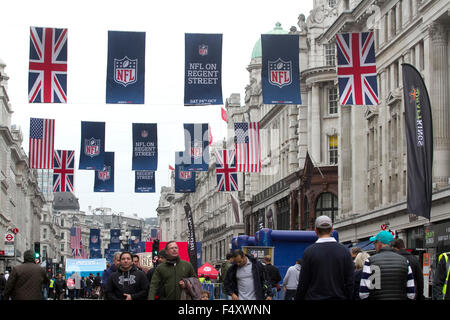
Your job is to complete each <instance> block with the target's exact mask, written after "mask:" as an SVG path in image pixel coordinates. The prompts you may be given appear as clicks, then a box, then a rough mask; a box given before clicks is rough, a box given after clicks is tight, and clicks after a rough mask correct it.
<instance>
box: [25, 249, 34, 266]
mask: <svg viewBox="0 0 450 320" xmlns="http://www.w3.org/2000/svg"><path fill="white" fill-rule="evenodd" d="M23 262H24V263H26V262H33V263H34V252H33V251H32V250H27V251H25V252H24V254H23Z"/></svg>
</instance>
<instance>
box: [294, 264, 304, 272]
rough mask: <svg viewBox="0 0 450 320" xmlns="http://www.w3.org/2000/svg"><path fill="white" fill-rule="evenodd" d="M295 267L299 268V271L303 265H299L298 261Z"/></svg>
mask: <svg viewBox="0 0 450 320" xmlns="http://www.w3.org/2000/svg"><path fill="white" fill-rule="evenodd" d="M294 268H295V269H297V270H298V271H300V270H301V269H302V266H301V265H299V264H298V263H296V264H295V265H294Z"/></svg>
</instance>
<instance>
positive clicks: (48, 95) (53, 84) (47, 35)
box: [28, 27, 67, 103]
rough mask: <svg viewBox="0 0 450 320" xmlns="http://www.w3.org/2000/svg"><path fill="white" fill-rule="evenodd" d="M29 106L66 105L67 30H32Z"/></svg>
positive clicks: (32, 28) (35, 28)
mask: <svg viewBox="0 0 450 320" xmlns="http://www.w3.org/2000/svg"><path fill="white" fill-rule="evenodd" d="M28 101H29V102H30V103H42V102H43V103H67V29H54V28H38V27H30V63H29V73H28Z"/></svg>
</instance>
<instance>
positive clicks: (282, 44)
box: [261, 34, 302, 104]
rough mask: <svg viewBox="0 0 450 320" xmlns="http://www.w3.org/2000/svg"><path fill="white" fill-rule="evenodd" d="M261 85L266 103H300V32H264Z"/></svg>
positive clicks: (262, 36)
mask: <svg viewBox="0 0 450 320" xmlns="http://www.w3.org/2000/svg"><path fill="white" fill-rule="evenodd" d="M261 49H262V67H261V87H262V94H263V103H264V104H301V103H302V99H301V95H300V69H299V55H298V50H299V36H298V35H295V34H278V35H275V34H262V35H261Z"/></svg>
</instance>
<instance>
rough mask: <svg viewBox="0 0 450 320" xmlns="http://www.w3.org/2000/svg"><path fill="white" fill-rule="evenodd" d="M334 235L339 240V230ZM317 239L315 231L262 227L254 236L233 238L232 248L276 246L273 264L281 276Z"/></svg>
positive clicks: (282, 276)
mask: <svg viewBox="0 0 450 320" xmlns="http://www.w3.org/2000/svg"><path fill="white" fill-rule="evenodd" d="M332 236H333V237H334V238H335V239H336V241H338V242H339V236H338V232H337V231H336V230H334V231H333V233H332ZM316 241H317V235H316V233H315V232H314V231H301V230H298V231H297V230H272V229H267V228H264V229H261V230H260V231H258V232H257V233H256V235H255V236H254V237H252V236H248V235H240V236H238V237H234V238H233V239H232V240H231V249H232V250H235V249H242V247H252V246H256V247H274V251H273V255H274V257H273V261H272V263H273V265H274V266H276V267H277V268H278V270H279V271H280V274H281V278H282V279H283V278H284V275H285V274H286V272H287V269H288V268H289V267H290V266H293V265H294V264H295V262H296V261H297V259H299V258H302V257H303V252H304V251H305V249H306V248H307V247H309V246H310V245H311V244H313V243H314V242H316Z"/></svg>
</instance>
